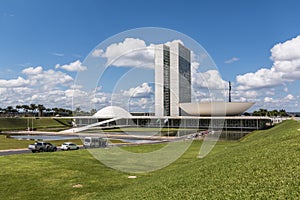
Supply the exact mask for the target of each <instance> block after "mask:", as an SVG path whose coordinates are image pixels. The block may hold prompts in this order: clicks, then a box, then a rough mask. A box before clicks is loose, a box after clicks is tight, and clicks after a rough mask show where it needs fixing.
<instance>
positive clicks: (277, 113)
mask: <svg viewBox="0 0 300 200" xmlns="http://www.w3.org/2000/svg"><path fill="white" fill-rule="evenodd" d="M244 115H245V116H251V115H252V116H268V117H288V116H289V114H288V113H287V112H286V111H285V110H284V109H281V110H267V109H263V108H261V109H259V110H256V111H254V112H253V113H252V114H251V113H248V112H246V113H244Z"/></svg>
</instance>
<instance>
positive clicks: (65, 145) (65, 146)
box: [60, 142, 79, 150]
mask: <svg viewBox="0 0 300 200" xmlns="http://www.w3.org/2000/svg"><path fill="white" fill-rule="evenodd" d="M60 149H61V150H77V149H79V147H78V146H77V144H75V143H73V142H65V143H63V144H62V145H61V147H60Z"/></svg>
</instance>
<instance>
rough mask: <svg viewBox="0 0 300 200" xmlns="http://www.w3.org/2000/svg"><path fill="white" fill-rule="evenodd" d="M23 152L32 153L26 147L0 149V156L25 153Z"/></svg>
mask: <svg viewBox="0 0 300 200" xmlns="http://www.w3.org/2000/svg"><path fill="white" fill-rule="evenodd" d="M25 153H32V152H31V151H30V150H28V149H10V150H0V156H8V155H14V154H25Z"/></svg>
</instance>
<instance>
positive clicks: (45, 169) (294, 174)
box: [0, 121, 300, 200]
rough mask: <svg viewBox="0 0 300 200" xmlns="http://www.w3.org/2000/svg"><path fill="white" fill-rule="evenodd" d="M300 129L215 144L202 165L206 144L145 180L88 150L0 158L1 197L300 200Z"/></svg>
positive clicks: (289, 126)
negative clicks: (109, 164)
mask: <svg viewBox="0 0 300 200" xmlns="http://www.w3.org/2000/svg"><path fill="white" fill-rule="evenodd" d="M299 128H300V123H299V122H296V121H286V122H283V123H282V124H280V125H277V126H275V127H273V128H272V129H269V130H264V131H256V132H254V133H251V134H249V135H248V136H247V137H246V138H244V139H243V140H240V141H238V142H225V141H222V142H218V144H217V145H216V147H215V148H214V149H213V151H212V152H210V154H209V155H208V156H206V157H205V158H203V159H198V158H197V155H198V152H199V149H200V146H201V141H194V142H193V144H192V145H191V146H190V148H189V149H188V150H187V151H186V152H185V154H184V155H183V156H182V157H181V158H180V159H178V160H177V161H175V162H174V163H172V164H171V165H169V166H168V167H166V168H163V169H161V170H158V171H154V172H150V173H144V174H128V173H123V172H119V171H116V170H113V169H110V168H108V167H106V166H105V165H103V164H101V163H100V162H99V161H98V160H96V159H94V158H93V157H92V156H91V155H90V153H89V152H88V151H87V150H80V151H69V152H54V153H39V154H25V155H12V156H1V157H0V169H1V171H0V199H22V200H23V199H72V200H75V199H78V200H79V199H299V198H300V190H299V188H300V131H298V129H299ZM160 145H161V144H160ZM160 145H146V146H135V147H128V150H130V151H135V152H145V151H146V152H148V151H149V150H151V148H153V149H157V148H160V147H161V146H160ZM129 175H137V178H136V179H128V176H129Z"/></svg>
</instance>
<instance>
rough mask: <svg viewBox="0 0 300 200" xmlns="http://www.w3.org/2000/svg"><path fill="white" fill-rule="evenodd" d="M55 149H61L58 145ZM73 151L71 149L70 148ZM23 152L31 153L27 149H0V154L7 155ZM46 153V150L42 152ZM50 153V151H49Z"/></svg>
mask: <svg viewBox="0 0 300 200" xmlns="http://www.w3.org/2000/svg"><path fill="white" fill-rule="evenodd" d="M78 146H79V149H83V146H82V145H78ZM57 151H61V150H60V147H57ZM71 151H73V150H71ZM25 153H32V152H31V151H30V150H28V149H8V150H0V156H9V155H15V154H25ZM43 153H48V152H43ZM49 153H51V152H49Z"/></svg>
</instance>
